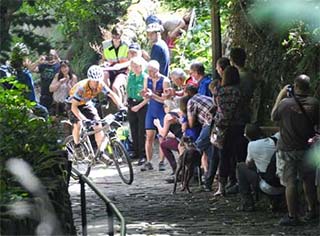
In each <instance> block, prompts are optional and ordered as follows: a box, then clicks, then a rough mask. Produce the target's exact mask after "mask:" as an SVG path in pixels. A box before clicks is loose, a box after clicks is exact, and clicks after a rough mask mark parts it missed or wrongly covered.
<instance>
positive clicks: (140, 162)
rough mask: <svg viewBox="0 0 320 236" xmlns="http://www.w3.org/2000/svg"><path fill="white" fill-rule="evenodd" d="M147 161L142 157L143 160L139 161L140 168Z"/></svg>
mask: <svg viewBox="0 0 320 236" xmlns="http://www.w3.org/2000/svg"><path fill="white" fill-rule="evenodd" d="M146 161H147V159H146V158H144V157H141V158H140V159H139V161H138V163H137V165H138V166H142V165H143V164H144V163H145V162H146Z"/></svg>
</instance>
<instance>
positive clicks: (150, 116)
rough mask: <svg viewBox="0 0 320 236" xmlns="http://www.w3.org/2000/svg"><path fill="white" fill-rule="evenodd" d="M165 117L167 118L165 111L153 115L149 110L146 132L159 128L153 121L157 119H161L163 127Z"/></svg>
mask: <svg viewBox="0 0 320 236" xmlns="http://www.w3.org/2000/svg"><path fill="white" fill-rule="evenodd" d="M164 116H165V113H164V111H161V110H159V112H157V113H152V111H151V110H148V111H147V114H146V119H145V129H146V130H150V129H152V130H156V129H157V128H156V127H155V125H154V124H153V121H154V120H155V119H159V120H160V124H161V126H162V127H163V121H164Z"/></svg>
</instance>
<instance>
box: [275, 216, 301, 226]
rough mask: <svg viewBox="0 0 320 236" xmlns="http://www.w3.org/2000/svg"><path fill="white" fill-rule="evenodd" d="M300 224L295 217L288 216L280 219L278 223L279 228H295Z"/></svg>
mask: <svg viewBox="0 0 320 236" xmlns="http://www.w3.org/2000/svg"><path fill="white" fill-rule="evenodd" d="M300 224H301V222H300V221H299V220H298V218H297V217H290V216H289V215H286V216H284V217H282V218H281V219H280V221H279V225H281V226H297V225H300Z"/></svg>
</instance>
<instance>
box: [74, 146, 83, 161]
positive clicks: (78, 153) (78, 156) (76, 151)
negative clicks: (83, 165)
mask: <svg viewBox="0 0 320 236" xmlns="http://www.w3.org/2000/svg"><path fill="white" fill-rule="evenodd" d="M74 154H75V158H76V159H77V160H83V159H84V156H83V153H82V150H81V146H80V145H79V146H78V147H74Z"/></svg>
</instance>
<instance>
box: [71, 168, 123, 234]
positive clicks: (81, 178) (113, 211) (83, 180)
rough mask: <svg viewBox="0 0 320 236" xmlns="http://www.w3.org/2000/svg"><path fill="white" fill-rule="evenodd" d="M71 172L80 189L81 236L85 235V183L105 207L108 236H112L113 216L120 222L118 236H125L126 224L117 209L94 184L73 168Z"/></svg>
mask: <svg viewBox="0 0 320 236" xmlns="http://www.w3.org/2000/svg"><path fill="white" fill-rule="evenodd" d="M72 172H73V173H74V174H76V175H77V176H78V177H79V182H80V187H81V192H80V195H81V221H82V234H83V235H84V236H86V235H87V213H86V191H85V183H86V184H87V185H88V186H89V187H90V188H91V189H92V190H93V191H94V192H95V193H96V194H97V195H98V196H99V197H100V198H101V199H102V201H104V203H105V204H106V207H107V214H108V234H109V235H110V236H113V235H114V220H113V216H114V214H115V215H116V217H117V218H118V220H119V221H120V225H121V227H120V235H121V236H125V235H126V222H125V219H124V217H123V216H122V214H121V213H120V211H119V210H118V208H117V207H116V206H115V205H114V204H113V203H112V202H111V200H110V199H109V198H108V197H106V196H105V195H104V194H103V193H102V192H101V191H100V190H99V189H98V188H97V187H96V186H95V184H94V183H93V182H92V181H91V180H89V179H88V178H87V177H86V176H85V175H83V174H81V173H80V172H79V171H78V170H76V169H75V168H72Z"/></svg>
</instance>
